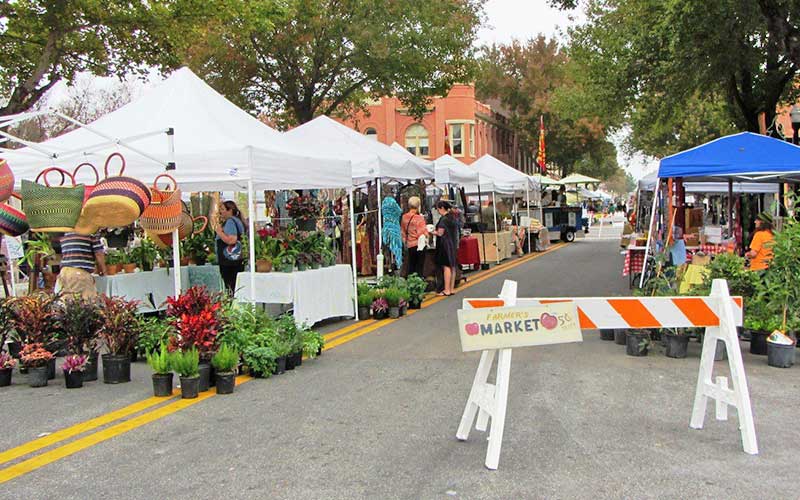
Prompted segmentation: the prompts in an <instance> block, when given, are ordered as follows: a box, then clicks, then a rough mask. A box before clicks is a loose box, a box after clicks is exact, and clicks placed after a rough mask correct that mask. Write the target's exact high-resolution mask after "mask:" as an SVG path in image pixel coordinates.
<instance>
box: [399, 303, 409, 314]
mask: <svg viewBox="0 0 800 500" xmlns="http://www.w3.org/2000/svg"><path fill="white" fill-rule="evenodd" d="M406 314H408V306H407V305H406V306H403V307H401V308H400V316H405V315H406Z"/></svg>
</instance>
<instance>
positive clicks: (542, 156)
mask: <svg viewBox="0 0 800 500" xmlns="http://www.w3.org/2000/svg"><path fill="white" fill-rule="evenodd" d="M536 163H538V164H539V167H540V168H541V169H542V175H547V166H546V163H547V154H546V153H545V147H544V116H540V117H539V154H538V155H537V156H536Z"/></svg>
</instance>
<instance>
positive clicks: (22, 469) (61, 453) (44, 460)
mask: <svg viewBox="0 0 800 500" xmlns="http://www.w3.org/2000/svg"><path fill="white" fill-rule="evenodd" d="M249 380H252V377H250V376H248V375H242V376H240V377H236V385H240V384H243V383H245V382H247V381H249ZM216 395H217V393H216V391H206V392H203V393H200V395H199V396H198V397H197V398H196V399H179V400H178V401H175V402H174V403H170V404H168V405H164V406H162V407H160V408H157V409H155V410H152V411H150V412H147V413H143V414H141V415H138V416H136V417H134V418H132V419H130V420H126V421H125V422H121V423H119V424H116V425H112V426H111V427H108V428H106V429H103V430H101V431H98V432H95V433H94V434H90V435H88V436H86V437H82V438H80V439H76V440H75V441H72V442H70V443H67V444H65V445H63V446H59V447H58V448H54V449H52V450H50V451H46V452H44V453H42V454H40V455H37V456H35V457H33V458H29V459H28V460H25V461H22V462H20V463H18V464H15V465H12V466H11V467H6V468H5V469H2V470H0V484H2V483H5V482H6V481H10V480H12V479H14V478H16V477H19V476H21V475H23V474H27V473H29V472H32V471H34V470H36V469H38V468H40V467H43V466H45V465H47V464H50V463H53V462H55V461H56V460H60V459H62V458H64V457H68V456H70V455H73V454H75V453H77V452H79V451H81V450H85V449H86V448H89V447H90V446H94V445H96V444H98V443H102V442H103V441H107V440H109V439H111V438H113V437H115V436H119V435H120V434H125V433H126V432H128V431H132V430H134V429H136V428H138V427H141V426H143V425H145V424H148V423H150V422H153V421H155V420H158V419H160V418H163V417H166V416H167V415H171V414H173V413H175V412H178V411H180V410H183V409H184V408H188V407H190V406H192V405H195V404H197V403H199V402H200V401H205V400H206V399H208V398H211V397H214V396H216ZM161 399H162V400H163V398H161Z"/></svg>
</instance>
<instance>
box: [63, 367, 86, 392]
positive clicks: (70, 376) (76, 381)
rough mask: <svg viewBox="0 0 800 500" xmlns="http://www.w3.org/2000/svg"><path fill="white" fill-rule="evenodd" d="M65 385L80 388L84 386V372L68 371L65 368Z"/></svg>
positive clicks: (69, 387)
mask: <svg viewBox="0 0 800 500" xmlns="http://www.w3.org/2000/svg"><path fill="white" fill-rule="evenodd" d="M64 385H65V386H66V387H67V389H80V388H81V387H83V372H77V371H76V372H72V373H70V372H68V371H66V370H64Z"/></svg>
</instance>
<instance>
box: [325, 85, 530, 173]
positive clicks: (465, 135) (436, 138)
mask: <svg viewBox="0 0 800 500" xmlns="http://www.w3.org/2000/svg"><path fill="white" fill-rule="evenodd" d="M340 121H342V123H344V124H345V125H347V126H349V127H351V128H353V129H355V130H358V131H359V132H361V133H363V134H365V135H367V136H370V137H373V138H374V139H375V140H378V141H381V142H382V143H384V144H387V145H390V144H392V143H393V142H397V143H398V144H400V145H402V146H404V147H405V148H406V149H407V150H408V151H410V152H411V153H413V154H415V155H417V156H420V157H422V158H427V159H431V160H433V159H436V158H438V157H440V156H441V155H443V154H445V127H447V140H448V142H449V143H450V154H451V155H452V156H454V157H456V158H458V159H459V160H461V161H463V162H464V163H467V164H469V163H472V162H473V161H475V160H477V159H478V158H480V157H481V156H483V155H484V154H490V155H492V156H494V157H496V158H498V159H500V160H502V161H504V162H505V163H507V164H509V165H511V166H512V167H515V168H517V169H518V170H522V171H523V172H526V173H529V174H530V173H535V172H536V171H537V168H538V167H537V165H536V161H535V160H536V151H535V150H533V149H529V148H525V147H523V145H521V144H520V143H519V140H518V138H517V134H516V133H514V131H513V130H511V128H510V127H509V125H508V118H507V115H506V114H504V113H502V111H501V107H500V106H499V105H498V103H492V105H490V104H487V103H483V102H480V101H478V100H477V99H476V98H475V86H474V85H454V86H453V88H452V89H450V92H449V93H448V95H447V96H446V97H435V98H433V99H432V100H431V103H430V105H429V108H428V112H427V113H426V114H425V115H424V116H423V118H422V120H416V119H415V118H414V117H413V116H410V115H409V114H408V113H407V110H406V109H405V108H404V107H403V105H402V103H401V102H400V100H399V99H397V98H395V97H383V98H381V99H380V100H376V101H373V102H371V103H370V104H369V106H368V108H367V112H366V113H364V112H359V113H357V114H356V116H354V117H353V118H350V119H347V120H340Z"/></svg>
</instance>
